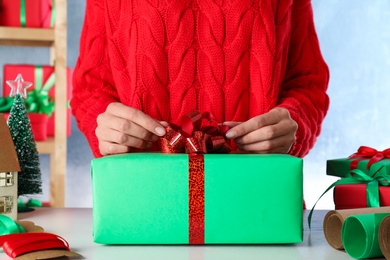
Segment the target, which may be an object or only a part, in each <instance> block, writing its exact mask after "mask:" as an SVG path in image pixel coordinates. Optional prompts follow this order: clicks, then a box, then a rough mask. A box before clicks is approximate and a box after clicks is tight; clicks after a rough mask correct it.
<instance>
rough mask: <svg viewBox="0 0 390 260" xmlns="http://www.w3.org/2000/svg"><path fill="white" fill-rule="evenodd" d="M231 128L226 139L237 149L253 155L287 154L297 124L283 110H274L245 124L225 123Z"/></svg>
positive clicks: (293, 140)
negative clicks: (230, 140) (232, 141)
mask: <svg viewBox="0 0 390 260" xmlns="http://www.w3.org/2000/svg"><path fill="white" fill-rule="evenodd" d="M224 124H225V125H229V126H231V127H232V128H231V129H230V130H229V131H227V132H226V137H227V138H229V139H233V138H234V140H235V142H236V144H237V146H238V148H240V149H241V150H243V151H247V152H254V153H288V152H289V151H290V149H291V147H292V145H293V144H294V142H295V133H296V131H297V129H298V124H297V123H296V122H295V121H294V120H293V119H292V118H291V117H290V113H289V111H288V110H287V109H285V108H279V107H278V108H274V109H272V110H271V111H269V112H268V113H266V114H263V115H260V116H256V117H253V118H251V119H250V120H248V121H246V122H243V123H241V122H225V123H224Z"/></svg>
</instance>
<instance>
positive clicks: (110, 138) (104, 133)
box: [95, 128, 151, 149]
mask: <svg viewBox="0 0 390 260" xmlns="http://www.w3.org/2000/svg"><path fill="white" fill-rule="evenodd" d="M95 133H96V136H97V137H98V139H99V141H103V142H107V143H113V144H118V145H122V146H128V147H135V148H139V149H146V148H149V147H150V146H151V142H150V141H146V140H143V139H140V138H137V137H134V136H131V135H128V134H125V133H122V132H119V131H116V130H113V129H109V128H96V131H95Z"/></svg>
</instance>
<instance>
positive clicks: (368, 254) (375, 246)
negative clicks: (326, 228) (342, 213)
mask: <svg viewBox="0 0 390 260" xmlns="http://www.w3.org/2000/svg"><path fill="white" fill-rule="evenodd" d="M389 215H390V213H375V214H365V215H354V216H350V217H348V218H347V219H346V220H345V221H344V224H343V229H342V240H343V245H344V249H345V251H346V252H347V253H348V254H349V255H350V256H352V257H354V258H359V259H361V258H372V257H382V256H383V254H382V251H381V249H380V247H379V241H378V232H379V228H380V224H381V222H382V220H383V219H384V218H385V217H387V216H389Z"/></svg>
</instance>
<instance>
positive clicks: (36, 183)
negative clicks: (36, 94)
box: [7, 74, 42, 196]
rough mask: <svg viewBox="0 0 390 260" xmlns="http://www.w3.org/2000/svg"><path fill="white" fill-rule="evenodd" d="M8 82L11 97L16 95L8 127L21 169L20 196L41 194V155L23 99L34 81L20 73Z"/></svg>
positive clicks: (19, 176) (19, 175)
mask: <svg viewBox="0 0 390 260" xmlns="http://www.w3.org/2000/svg"><path fill="white" fill-rule="evenodd" d="M7 84H8V85H9V86H10V87H11V92H10V97H15V100H14V104H13V105H12V108H11V112H10V115H9V118H8V127H9V129H10V132H11V136H12V139H13V141H14V145H15V148H16V153H17V154H18V159H19V164H20V169H21V171H20V172H19V174H18V196H21V195H32V194H39V193H42V179H41V170H40V167H39V155H38V151H37V147H36V144H35V140H34V136H33V134H32V130H31V123H30V120H29V118H28V116H27V111H26V107H25V105H24V101H23V98H25V97H26V96H27V95H26V89H27V88H29V87H31V86H32V83H30V82H26V81H24V80H23V77H22V75H20V74H19V75H18V76H17V77H16V79H15V80H8V81H7Z"/></svg>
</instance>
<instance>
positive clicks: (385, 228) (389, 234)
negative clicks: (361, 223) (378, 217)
mask: <svg viewBox="0 0 390 260" xmlns="http://www.w3.org/2000/svg"><path fill="white" fill-rule="evenodd" d="M379 246H380V248H381V250H382V253H383V255H384V256H385V257H386V259H390V216H387V217H385V218H384V219H383V220H382V222H381V226H380V229H379Z"/></svg>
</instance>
